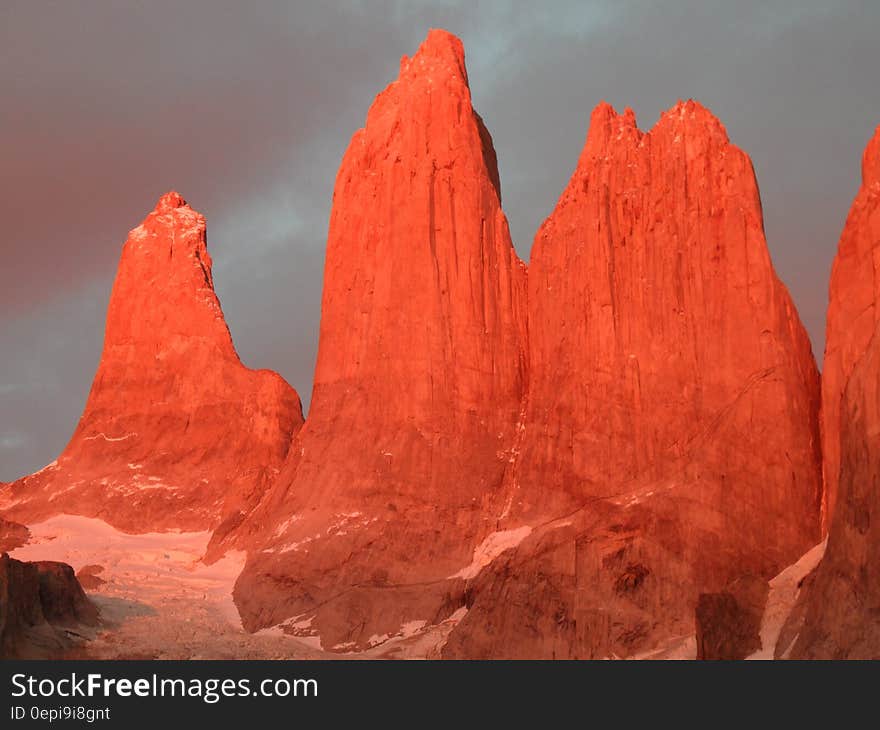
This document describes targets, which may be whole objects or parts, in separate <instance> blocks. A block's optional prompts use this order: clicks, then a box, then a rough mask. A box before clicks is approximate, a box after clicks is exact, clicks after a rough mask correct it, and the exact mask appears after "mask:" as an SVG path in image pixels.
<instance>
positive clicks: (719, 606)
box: [694, 575, 770, 659]
mask: <svg viewBox="0 0 880 730" xmlns="http://www.w3.org/2000/svg"><path fill="white" fill-rule="evenodd" d="M769 592H770V586H769V584H768V583H767V581H766V580H764V579H762V578H756V577H755V576H749V575H747V576H743V577H742V578H739V579H737V580H735V581H734V582H733V583H732V584H731V585H730V586H728V587H727V588H725V589H724V590H723V591H720V592H718V593H701V594H700V596H699V598H698V599H697V608H696V613H695V618H694V622H695V624H696V628H697V659H745V658H746V657H747V656H749V655H750V654H752V653H754V652H756V651H758V650H759V649H761V619H762V618H763V616H764V608H765V606H766V605H767V595H768V594H769Z"/></svg>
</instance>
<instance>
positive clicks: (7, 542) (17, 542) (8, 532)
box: [0, 517, 30, 553]
mask: <svg viewBox="0 0 880 730" xmlns="http://www.w3.org/2000/svg"><path fill="white" fill-rule="evenodd" d="M29 536H30V531H29V530H28V528H27V527H25V526H24V525H20V524H19V523H18V522H11V521H9V520H4V519H3V518H2V517H0V552H2V553H5V552H8V551H10V550H14V549H15V548H17V547H21V546H22V545H24V544H25V543H26V542H27V541H28V537H29Z"/></svg>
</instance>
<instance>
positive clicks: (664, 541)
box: [444, 101, 821, 658]
mask: <svg viewBox="0 0 880 730" xmlns="http://www.w3.org/2000/svg"><path fill="white" fill-rule="evenodd" d="M529 341H530V368H529V392H528V398H527V406H526V410H525V418H524V431H523V433H522V438H521V442H520V443H519V445H518V450H519V456H518V457H517V459H516V460H515V463H514V465H513V469H512V471H511V473H510V474H509V479H508V481H507V488H508V489H509V492H508V508H507V509H506V510H505V512H506V518H505V519H504V520H502V522H501V523H500V526H501V528H502V529H504V530H516V529H520V528H521V527H525V528H528V530H529V531H528V534H527V536H526V537H525V538H524V539H523V541H522V542H521V543H520V544H519V545H518V546H516V547H515V549H514V550H511V551H509V552H506V553H505V554H504V555H503V556H501V557H500V558H499V559H498V560H496V561H494V562H493V563H492V564H491V565H489V566H488V567H487V568H486V569H485V570H484V571H483V572H482V573H481V574H480V575H479V576H477V577H476V578H475V580H474V581H473V583H472V585H470V586H469V596H470V599H471V604H470V610H469V612H468V614H467V616H466V617H465V618H464V619H463V620H462V622H461V623H460V624H459V625H458V627H457V628H456V629H455V630H454V631H453V633H452V634H451V636H450V639H449V642H448V643H447V645H446V649H445V652H444V655H445V656H450V657H474V658H479V657H498V656H506V657H548V658H550V657H561V658H565V657H581V658H584V657H606V656H619V657H630V656H636V655H639V654H640V653H643V652H645V651H646V650H648V649H651V648H655V647H658V646H663V645H664V644H665V643H667V642H669V643H673V642H678V641H681V640H682V639H683V638H684V637H688V636H691V635H693V633H694V609H695V606H696V603H697V600H698V596H699V595H700V594H702V593H713V592H718V591H721V590H723V588H724V587H725V586H727V585H728V584H729V583H731V582H733V581H734V580H736V579H737V578H739V577H741V576H743V575H753V576H756V577H759V578H762V579H769V578H771V577H773V576H774V575H776V574H777V573H778V572H779V571H780V570H781V569H782V568H783V567H785V566H787V565H789V564H791V563H793V562H794V561H795V560H796V559H797V558H798V557H800V555H802V554H803V553H804V552H806V550H807V549H808V548H810V547H811V546H813V545H815V544H816V543H817V542H819V503H820V499H821V474H820V470H821V465H820V454H819V434H818V417H817V413H818V407H819V382H818V375H817V371H816V367H815V363H814V360H813V357H812V353H811V351H810V345H809V341H808V338H807V335H806V333H805V331H804V329H803V327H802V325H801V323H800V321H799V318H798V316H797V313H796V311H795V308H794V305H793V304H792V302H791V299H790V297H789V295H788V293H787V291H786V289H785V287H784V286H783V285H782V284H781V283H780V281H779V280H778V278H777V277H776V274H775V273H774V270H773V266H772V264H771V261H770V257H769V255H768V251H767V247H766V243H765V240H764V233H763V222H762V213H761V204H760V199H759V194H758V188H757V185H756V182H755V177H754V173H753V170H752V165H751V162H750V160H749V158H748V157H747V156H746V155H745V154H744V153H743V152H742V151H741V150H740V149H738V148H737V147H735V146H734V145H733V144H731V143H730V142H729V140H728V137H727V134H726V132H725V130H724V128H723V126H722V125H721V123H720V122H719V121H718V120H717V119H716V118H715V117H714V116H712V114H711V113H710V112H709V111H708V110H706V109H705V108H703V107H702V106H700V105H699V104H697V103H696V102H693V101H689V102H687V103H679V104H677V105H676V106H675V107H674V108H673V109H671V110H670V111H668V112H666V113H665V114H663V115H662V116H661V118H660V120H659V121H658V123H657V124H656V126H655V127H654V128H653V129H652V130H651V131H650V132H648V133H643V132H641V131H640V130H639V129H638V128H637V127H636V123H635V119H634V115H633V114H632V112H631V111H629V110H627V111H626V112H624V113H623V114H617V113H615V112H614V110H613V109H612V108H611V107H610V106H608V105H607V104H602V105H600V106H599V107H597V109H596V110H595V111H594V112H593V115H592V119H591V124H590V131H589V134H588V137H587V141H586V146H585V148H584V151H583V153H582V155H581V158H580V161H579V163H578V166H577V169H576V171H575V173H574V175H573V176H572V178H571V181H570V182H569V185H568V187H567V189H566V190H565V192H564V193H563V194H562V196H561V198H560V200H559V203H558V204H557V207H556V209H555V210H554V212H553V213H552V214H551V216H550V217H549V218H548V219H547V221H546V222H545V223H544V225H543V226H542V228H541V229H540V231H539V232H538V234H537V237H536V240H535V244H534V247H533V250H532V260H531V264H530V270H529Z"/></svg>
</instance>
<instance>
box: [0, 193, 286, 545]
mask: <svg viewBox="0 0 880 730" xmlns="http://www.w3.org/2000/svg"><path fill="white" fill-rule="evenodd" d="M301 425H302V410H301V407H300V402H299V397H298V396H297V394H296V392H295V391H294V390H293V389H292V388H291V387H290V386H289V385H288V384H287V383H286V382H284V380H283V379H282V378H281V377H280V376H278V375H277V374H276V373H273V372H270V371H266V370H260V371H254V370H249V369H247V368H245V367H244V366H243V365H242V364H241V362H240V361H239V359H238V355H237V354H236V352H235V348H234V347H233V345H232V339H231V337H230V335H229V330H228V328H227V326H226V322H225V321H224V319H223V312H222V311H221V309H220V303H219V301H218V300H217V297H216V295H215V294H214V285H213V280H212V278H211V258H210V256H209V255H208V251H207V247H206V235H205V219H204V217H203V216H202V215H200V214H199V213H197V212H196V211H194V210H193V209H192V208H190V207H189V205H187V204H186V202H185V201H184V200H183V198H181V197H180V196H179V195H178V194H177V193H173V192H172V193H168V194H167V195H164V196H163V197H162V198H161V199H160V200H159V202H158V204H157V205H156V208H155V210H153V212H151V213H150V214H149V215H148V216H147V217H146V219H145V220H144V222H143V223H142V224H141V225H140V226H138V227H137V228H135V229H134V230H132V231H131V233H130V235H129V238H128V241H127V242H126V244H125V246H124V248H123V251H122V260H121V261H120V264H119V270H118V273H117V276H116V281H115V283H114V285H113V292H112V295H111V298H110V306H109V311H108V314H107V328H106V334H105V339H104V351H103V353H102V355H101V361H100V364H99V366H98V372H97V374H96V375H95V380H94V382H93V384H92V389H91V392H90V393H89V398H88V402H87V403H86V407H85V410H84V412H83V415H82V417H81V419H80V422H79V425H78V426H77V428H76V431H75V432H74V434H73V437H72V439H71V440H70V443H69V444H68V445H67V448H66V449H65V450H64V452H63V453H62V454H61V456H59V457H58V459H57V461H56V462H54V463H53V464H51V465H50V466H48V467H46V468H45V469H43V470H42V471H40V472H38V473H37V474H33V475H31V476H29V477H24V478H23V479H21V480H19V481H18V482H14V483H12V484H11V485H7V486H6V487H5V488H4V490H3V494H2V498H0V508H2V511H3V514H4V515H5V516H6V517H9V518H11V519H14V520H18V521H20V522H25V523H27V522H33V521H36V520H39V519H41V518H44V517H47V516H49V515H51V514H57V513H61V512H68V513H71V514H80V515H85V516H88V517H100V518H102V519H104V520H106V521H107V522H108V523H110V524H112V525H114V526H116V527H118V528H120V529H123V530H126V531H131V532H150V531H154V530H166V529H175V528H176V529H183V530H205V529H210V528H213V527H215V526H216V525H217V524H218V523H219V522H220V520H221V518H223V517H225V516H229V515H235V514H238V513H239V512H241V511H247V510H248V509H249V508H250V507H251V506H252V505H253V504H254V503H255V502H256V501H257V500H258V499H259V497H260V496H261V494H262V492H263V491H264V490H265V489H266V487H267V485H268V483H269V482H270V481H271V480H272V479H273V478H274V476H275V475H276V474H277V471H278V468H279V467H280V465H281V463H282V462H283V460H284V458H285V456H286V454H287V450H288V447H289V444H290V441H291V438H292V437H293V435H294V434H295V433H296V431H297V430H298V429H299V427H300V426H301Z"/></svg>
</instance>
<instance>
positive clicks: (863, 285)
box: [822, 127, 880, 530]
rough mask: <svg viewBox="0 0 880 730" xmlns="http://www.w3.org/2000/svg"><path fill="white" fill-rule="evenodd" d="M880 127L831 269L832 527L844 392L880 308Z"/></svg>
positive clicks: (828, 509)
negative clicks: (879, 266) (878, 270)
mask: <svg viewBox="0 0 880 730" xmlns="http://www.w3.org/2000/svg"><path fill="white" fill-rule="evenodd" d="M878 260H880V127H878V128H877V130H876V131H875V133H874V137H873V139H872V140H871V141H870V142H869V143H868V146H867V147H866V149H865V153H864V156H863V158H862V186H861V188H860V189H859V192H858V194H857V195H856V199H855V200H854V201H853V204H852V208H850V212H849V217H848V218H847V220H846V225H845V226H844V229H843V233H842V234H841V237H840V243H839V245H838V249H837V257H836V258H835V259H834V266H833V268H832V270H831V285H830V288H829V302H828V320H827V325H826V330H825V360H824V362H823V365H822V447H823V455H824V463H823V471H824V476H825V494H826V498H825V502H824V504H823V517H824V519H823V525H824V528H825V529H826V530H828V528H829V527H830V525H831V521H832V519H833V516H834V506H835V504H836V501H837V494H838V477H839V473H840V466H841V465H840V448H841V447H840V420H841V398H842V396H843V390H844V388H845V387H846V383H847V380H848V379H849V376H850V374H851V373H852V371H853V368H854V367H855V365H856V363H857V362H858V361H859V359H860V358H861V356H862V355H863V354H864V352H865V350H866V349H867V347H868V342H869V341H870V339H871V337H872V336H873V334H874V329H875V327H876V325H877V322H878V321H880V310H878V307H877V302H878V299H880V277H878V276H877V272H876V268H877V262H878Z"/></svg>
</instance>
